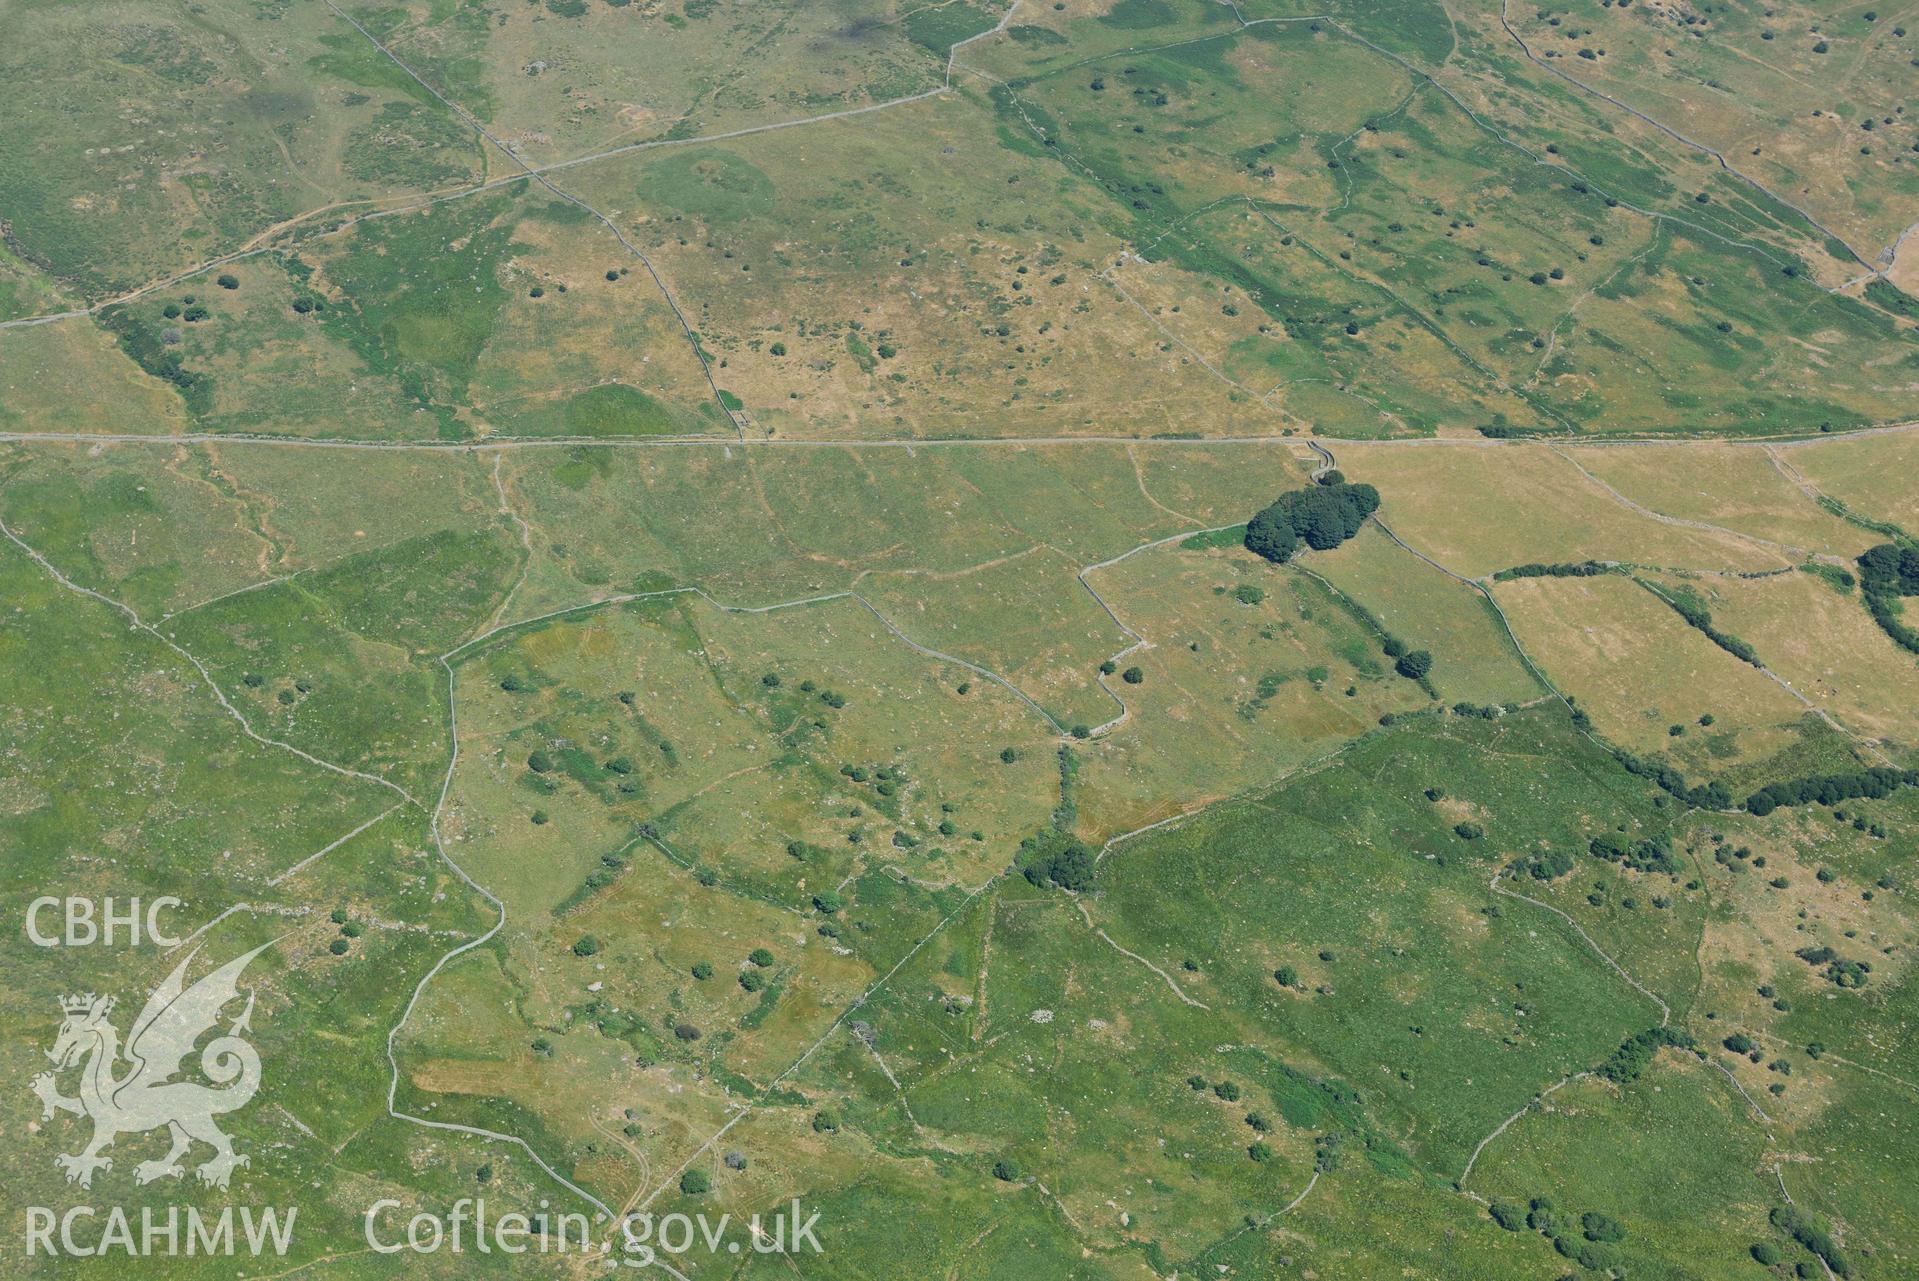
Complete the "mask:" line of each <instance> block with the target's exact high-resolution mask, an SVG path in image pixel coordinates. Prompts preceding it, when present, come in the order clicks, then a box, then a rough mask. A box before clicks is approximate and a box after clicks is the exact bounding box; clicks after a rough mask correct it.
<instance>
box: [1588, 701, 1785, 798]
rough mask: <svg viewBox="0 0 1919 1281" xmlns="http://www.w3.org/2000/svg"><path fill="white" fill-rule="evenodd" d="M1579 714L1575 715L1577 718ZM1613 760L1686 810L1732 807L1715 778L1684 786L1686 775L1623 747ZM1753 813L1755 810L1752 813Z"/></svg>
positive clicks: (1729, 795)
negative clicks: (1670, 797)
mask: <svg viewBox="0 0 1919 1281" xmlns="http://www.w3.org/2000/svg"><path fill="white" fill-rule="evenodd" d="M1579 715H1581V713H1577V712H1575V713H1574V716H1575V717H1577V716H1579ZM1612 754H1613V759H1614V760H1616V761H1618V762H1619V764H1620V766H1621V767H1622V768H1623V769H1624V770H1625V771H1626V772H1627V773H1628V774H1633V775H1636V776H1638V777H1639V778H1643V779H1649V780H1650V781H1652V782H1653V783H1655V784H1657V785H1658V786H1659V787H1661V788H1662V789H1664V790H1665V791H1666V792H1667V793H1669V794H1670V795H1671V796H1673V797H1674V798H1675V799H1677V800H1679V801H1681V802H1682V803H1684V804H1685V805H1686V806H1687V808H1689V809H1696V810H1729V809H1731V808H1732V807H1733V804H1732V793H1731V792H1730V791H1728V790H1726V785H1725V784H1724V783H1721V782H1720V781H1718V780H1717V779H1714V780H1713V781H1712V782H1710V783H1702V784H1699V785H1697V786H1691V787H1689V786H1687V784H1686V776H1685V775H1684V774H1681V773H1680V772H1679V771H1678V770H1676V769H1674V768H1673V767H1672V766H1670V765H1666V764H1664V763H1662V762H1659V761H1648V760H1642V759H1641V758H1639V757H1637V756H1634V755H1633V754H1632V753H1631V752H1628V751H1626V750H1625V749H1624V748H1618V747H1615V748H1613V749H1612ZM1754 812H1755V813H1756V812H1757V811H1754Z"/></svg>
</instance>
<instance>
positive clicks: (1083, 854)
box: [1013, 830, 1094, 894]
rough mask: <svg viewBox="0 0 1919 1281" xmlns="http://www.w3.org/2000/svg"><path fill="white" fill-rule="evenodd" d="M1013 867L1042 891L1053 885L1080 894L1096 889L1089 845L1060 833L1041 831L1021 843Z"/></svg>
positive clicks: (1091, 852)
mask: <svg viewBox="0 0 1919 1281" xmlns="http://www.w3.org/2000/svg"><path fill="white" fill-rule="evenodd" d="M1013 866H1014V867H1016V868H1018V869H1019V872H1020V874H1021V875H1022V876H1024V877H1025V878H1026V879H1027V880H1028V881H1030V882H1032V883H1033V884H1034V885H1037V886H1039V887H1040V888H1042V889H1044V888H1045V887H1046V886H1048V885H1053V886H1057V887H1059V888H1060V889H1062V890H1071V891H1072V892H1074V893H1075V894H1080V893H1084V892H1085V891H1087V890H1090V889H1092V888H1093V870H1094V863H1093V851H1091V850H1090V849H1088V848H1086V844H1085V842H1083V841H1078V840H1074V839H1072V838H1071V837H1068V836H1065V835H1063V834H1061V833H1059V832H1057V831H1050V830H1049V831H1045V832H1040V833H1037V834H1036V835H1033V836H1029V837H1027V838H1026V839H1025V840H1024V841H1021V842H1020V847H1019V854H1018V855H1017V856H1015V858H1014V860H1013Z"/></svg>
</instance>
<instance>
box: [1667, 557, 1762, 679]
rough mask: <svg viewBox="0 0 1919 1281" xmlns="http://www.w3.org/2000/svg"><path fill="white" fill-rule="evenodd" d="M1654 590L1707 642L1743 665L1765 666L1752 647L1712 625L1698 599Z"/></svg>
mask: <svg viewBox="0 0 1919 1281" xmlns="http://www.w3.org/2000/svg"><path fill="white" fill-rule="evenodd" d="M1641 582H1642V583H1644V580H1643V579H1642V580H1641ZM1644 585H1645V586H1648V587H1650V586H1651V584H1649V583H1644ZM1652 590H1653V595H1655V596H1657V597H1658V598H1659V599H1660V600H1663V601H1665V602H1666V603H1667V604H1668V605H1670V606H1672V608H1673V612H1674V613H1676V614H1678V615H1679V616H1680V617H1681V618H1683V619H1685V620H1686V622H1687V623H1688V624H1690V625H1691V626H1692V627H1694V628H1696V629H1697V630H1698V631H1699V632H1700V633H1701V634H1702V635H1704V636H1705V638H1706V639H1707V640H1709V641H1711V642H1712V643H1713V644H1715V645H1717V646H1719V648H1721V649H1723V650H1725V651H1726V652H1727V653H1728V654H1731V655H1732V656H1733V657H1734V658H1736V659H1738V660H1739V661H1740V662H1742V663H1751V664H1752V665H1753V666H1754V667H1761V666H1764V664H1762V663H1761V662H1760V661H1759V655H1758V654H1757V653H1756V652H1755V651H1754V650H1753V647H1752V646H1750V645H1748V644H1746V642H1745V641H1742V640H1740V639H1739V638H1738V637H1737V636H1733V635H1731V634H1729V633H1727V632H1722V631H1720V630H1719V629H1718V628H1717V627H1714V626H1713V625H1712V611H1710V610H1708V609H1707V608H1706V607H1705V606H1704V605H1702V604H1700V602H1699V600H1698V599H1697V598H1696V597H1694V596H1691V595H1689V594H1684V593H1677V592H1674V593H1668V592H1662V591H1660V590H1658V589H1657V588H1653V589H1652Z"/></svg>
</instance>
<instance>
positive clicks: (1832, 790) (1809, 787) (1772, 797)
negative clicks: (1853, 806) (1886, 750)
mask: <svg viewBox="0 0 1919 1281" xmlns="http://www.w3.org/2000/svg"><path fill="white" fill-rule="evenodd" d="M1902 787H1919V770H1912V769H1894V768H1892V767H1891V766H1886V765H1877V766H1874V767H1873V768H1871V769H1862V770H1853V771H1851V772H1850V773H1846V774H1815V775H1812V776H1811V777H1809V778H1796V779H1792V780H1790V781H1788V782H1784V783H1772V784H1769V785H1768V786H1766V787H1762V788H1760V789H1759V790H1758V791H1756V792H1754V793H1753V794H1752V795H1751V796H1748V797H1747V798H1746V808H1747V809H1748V810H1750V811H1751V812H1752V813H1754V814H1757V815H1759V816H1760V817H1762V818H1763V817H1765V816H1766V815H1767V814H1770V813H1772V812H1773V811H1774V810H1775V809H1778V808H1779V807H1780V806H1781V805H1836V804H1838V803H1839V802H1840V801H1850V800H1854V799H1856V798H1859V797H1865V798H1867V799H1870V800H1878V799H1879V798H1881V797H1885V796H1890V795H1892V794H1893V793H1894V792H1895V791H1897V790H1898V789H1899V788H1902Z"/></svg>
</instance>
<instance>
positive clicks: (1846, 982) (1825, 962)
mask: <svg viewBox="0 0 1919 1281" xmlns="http://www.w3.org/2000/svg"><path fill="white" fill-rule="evenodd" d="M1793 955H1794V956H1796V957H1798V958H1799V959H1800V960H1802V961H1804V962H1805V963H1806V964H1807V965H1812V966H1819V967H1822V968H1821V972H1822V973H1823V974H1824V975H1825V976H1826V978H1827V979H1828V980H1829V981H1830V982H1832V983H1833V984H1834V985H1835V986H1838V987H1864V986H1865V985H1866V980H1867V979H1868V978H1869V977H1870V976H1871V974H1872V962H1870V961H1853V960H1848V959H1847V958H1846V957H1843V956H1841V955H1839V953H1837V952H1835V951H1833V950H1832V949H1831V948H1830V947H1802V948H1800V949H1799V950H1798V951H1797V952H1794V953H1793Z"/></svg>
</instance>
